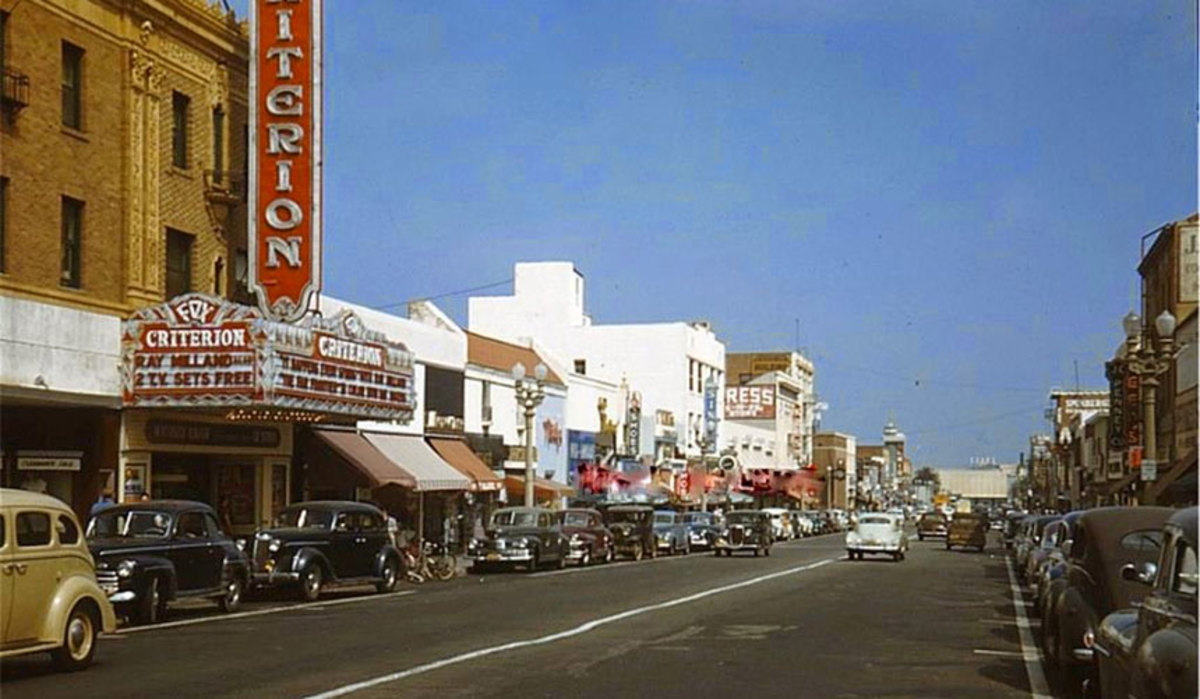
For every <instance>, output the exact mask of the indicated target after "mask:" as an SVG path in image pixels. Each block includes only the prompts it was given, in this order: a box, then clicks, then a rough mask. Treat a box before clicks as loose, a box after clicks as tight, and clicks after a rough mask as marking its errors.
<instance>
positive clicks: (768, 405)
mask: <svg viewBox="0 0 1200 699" xmlns="http://www.w3.org/2000/svg"><path fill="white" fill-rule="evenodd" d="M725 419H726V420H774V419H775V387H774V386H733V387H730V388H726V389H725Z"/></svg>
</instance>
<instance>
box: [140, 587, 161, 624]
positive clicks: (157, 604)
mask: <svg viewBox="0 0 1200 699" xmlns="http://www.w3.org/2000/svg"><path fill="white" fill-rule="evenodd" d="M159 585H160V582H159V578H158V577H152V578H150V581H149V582H148V583H146V589H145V590H144V591H143V592H142V599H141V601H140V602H139V603H138V610H137V621H138V623H139V624H156V623H158V622H159V621H161V620H162V617H163V611H164V610H165V607H166V603H165V602H163V598H162V591H161V590H160V588H159Z"/></svg>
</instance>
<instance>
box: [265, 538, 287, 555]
mask: <svg viewBox="0 0 1200 699" xmlns="http://www.w3.org/2000/svg"><path fill="white" fill-rule="evenodd" d="M281 548H283V542H282V541H280V540H279V539H271V543H269V544H267V550H268V551H270V552H271V553H276V552H277V551H279V549H281Z"/></svg>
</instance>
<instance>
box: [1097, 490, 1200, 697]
mask: <svg viewBox="0 0 1200 699" xmlns="http://www.w3.org/2000/svg"><path fill="white" fill-rule="evenodd" d="M1196 529H1197V528H1196V508H1195V507H1191V508H1188V509H1186V510H1181V511H1178V512H1176V513H1175V514H1174V515H1172V516H1171V518H1170V519H1169V520H1167V523H1166V524H1165V525H1164V526H1163V532H1162V536H1163V539H1162V551H1161V554H1160V556H1159V559H1158V562H1157V563H1143V564H1141V566H1140V567H1139V566H1136V565H1127V566H1124V567H1122V569H1121V579H1122V581H1124V582H1129V583H1133V584H1140V585H1144V586H1147V587H1146V588H1145V590H1144V592H1145V597H1144V598H1143V599H1142V603H1141V606H1140V607H1138V608H1136V609H1131V608H1122V609H1120V610H1118V611H1115V612H1113V613H1111V614H1109V615H1108V616H1106V617H1104V619H1103V620H1102V621H1101V622H1100V625H1099V627H1098V630H1097V631H1096V635H1095V640H1094V642H1093V645H1092V648H1091V650H1092V651H1093V653H1092V655H1094V661H1095V667H1096V669H1095V673H1096V674H1095V676H1096V677H1098V683H1099V687H1096V686H1095V685H1096V683H1095V682H1091V683H1088V684H1090V686H1089V687H1087V689H1088V690H1089V691H1088V692H1087V693H1088V694H1090V695H1097V694H1098V695H1100V696H1103V697H1105V698H1106V699H1107V698H1109V697H1120V698H1121V699H1126V698H1127V697H1133V698H1134V699H1149V698H1150V697H1170V698H1175V697H1195V696H1196V695H1197V686H1196V658H1197V647H1196V591H1197V587H1198V586H1200V578H1198V575H1197V573H1198V567H1197V560H1196V551H1197V536H1196V534H1197V531H1196ZM1087 645H1088V644H1087V639H1086V638H1085V639H1084V646H1085V648H1084V649H1083V650H1077V651H1076V657H1082V658H1085V659H1086V658H1087V656H1088V655H1089V653H1088V652H1087V648H1086V647H1087Z"/></svg>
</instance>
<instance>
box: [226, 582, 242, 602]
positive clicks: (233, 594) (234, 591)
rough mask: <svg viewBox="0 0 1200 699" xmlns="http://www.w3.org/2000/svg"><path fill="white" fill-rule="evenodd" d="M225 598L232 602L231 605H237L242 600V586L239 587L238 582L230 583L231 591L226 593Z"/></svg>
mask: <svg viewBox="0 0 1200 699" xmlns="http://www.w3.org/2000/svg"><path fill="white" fill-rule="evenodd" d="M225 597H226V599H228V600H229V601H230V603H232V604H236V603H237V601H238V600H239V599H241V598H242V586H241V585H239V584H238V582H237V581H236V580H231V581H230V582H229V590H228V592H226V593H225Z"/></svg>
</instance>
